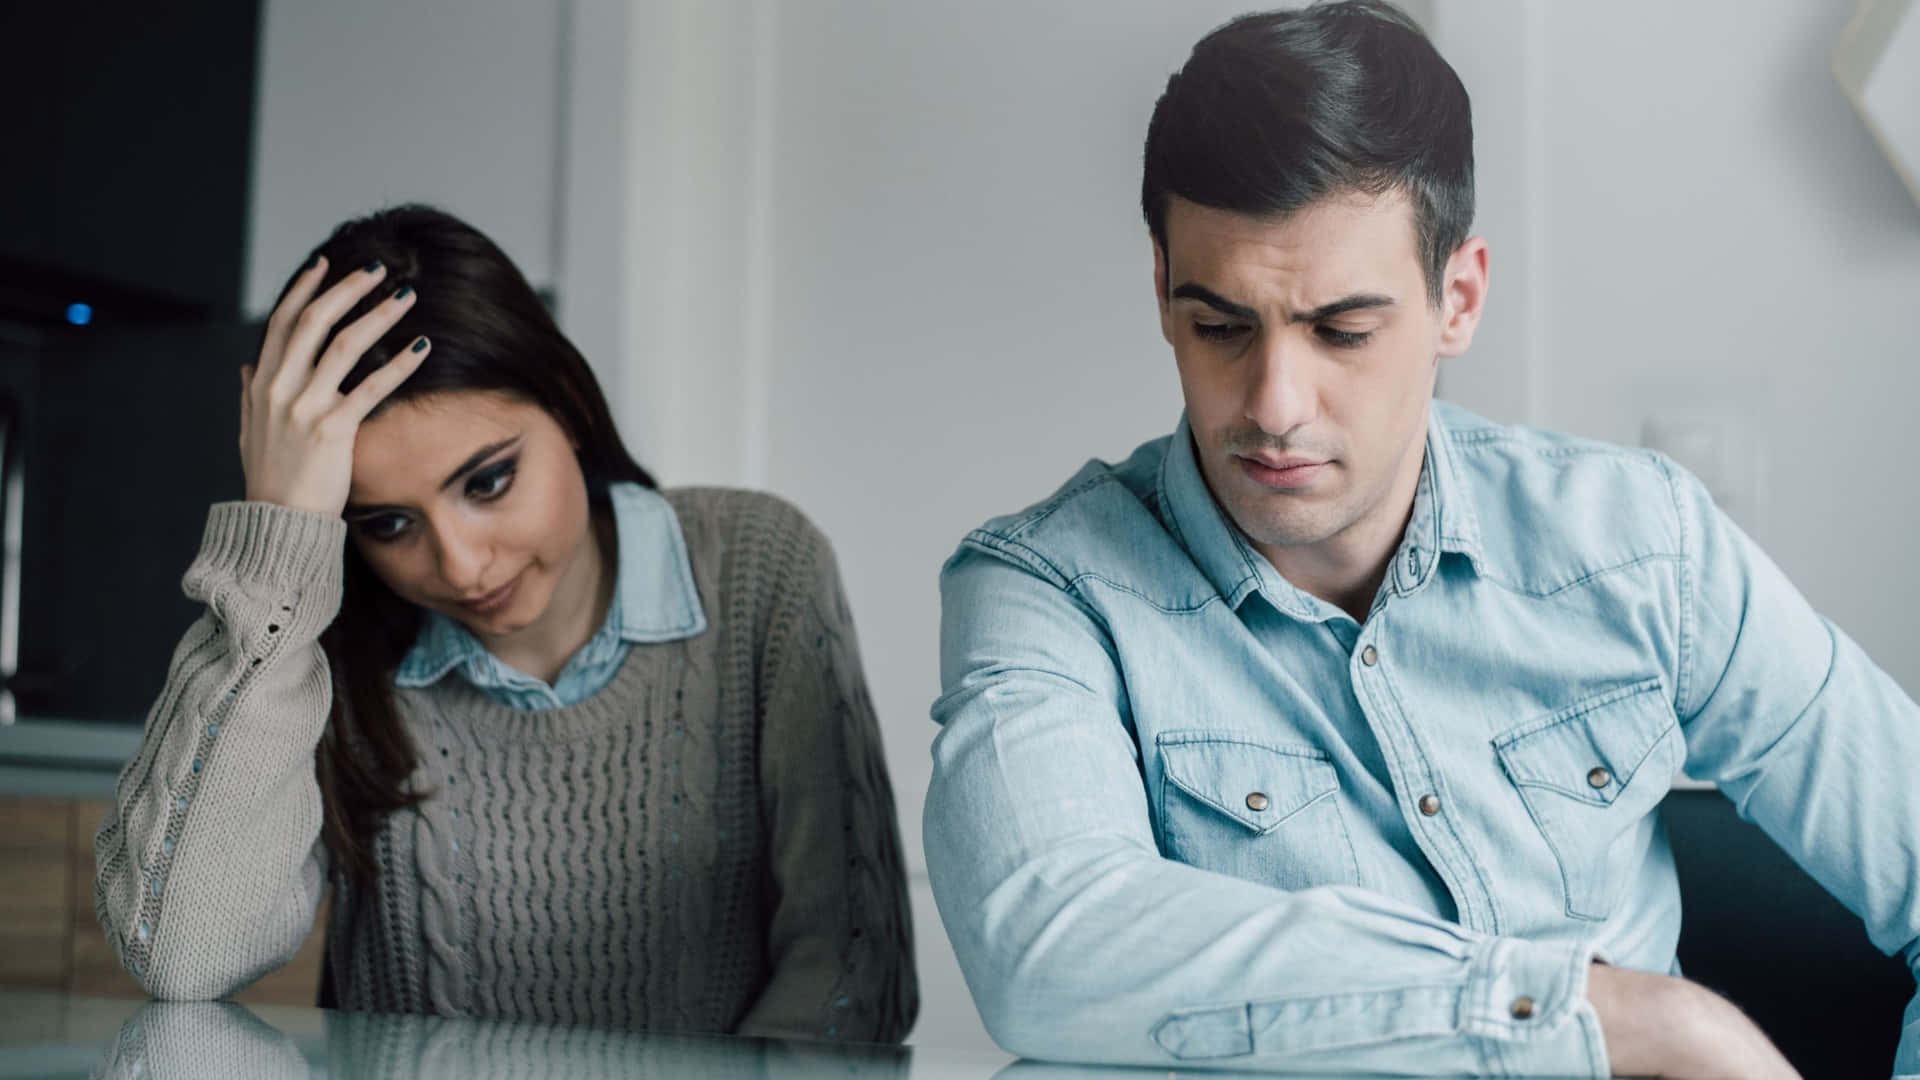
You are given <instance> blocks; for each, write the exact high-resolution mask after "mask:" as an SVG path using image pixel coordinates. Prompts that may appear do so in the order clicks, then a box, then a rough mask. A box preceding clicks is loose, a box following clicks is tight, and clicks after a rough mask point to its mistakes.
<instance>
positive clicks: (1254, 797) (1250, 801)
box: [1247, 791, 1272, 810]
mask: <svg viewBox="0 0 1920 1080" xmlns="http://www.w3.org/2000/svg"><path fill="white" fill-rule="evenodd" d="M1271 805H1272V804H1271V803H1269V802H1268V801H1267V797H1266V795H1265V794H1263V793H1261V792H1258V791H1256V792H1254V793H1253V794H1251V795H1248V796H1247V809H1249V810H1265V809H1266V808H1267V807H1268V806H1271Z"/></svg>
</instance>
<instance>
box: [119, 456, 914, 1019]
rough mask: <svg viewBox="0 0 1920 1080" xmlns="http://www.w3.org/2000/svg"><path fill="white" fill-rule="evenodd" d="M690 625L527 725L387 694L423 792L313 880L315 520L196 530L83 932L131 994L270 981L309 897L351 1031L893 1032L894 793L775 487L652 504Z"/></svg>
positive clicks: (468, 701)
mask: <svg viewBox="0 0 1920 1080" xmlns="http://www.w3.org/2000/svg"><path fill="white" fill-rule="evenodd" d="M667 495H668V498H669V500H670V502H671V504H672V506H673V508H674V512H675V513H676V514H677V515H678V517H679V519H680V524H681V528H682V531H683V532H684V533H685V535H686V540H687V548H688V552H689V555H690V556H691V559H692V563H693V571H694V580H695V583H696V585H697V586H698V588H699V591H700V597H701V602H702V604H703V606H704V607H705V608H706V610H707V612H708V613H709V620H710V626H709V629H708V630H707V631H706V632H705V633H703V634H700V635H698V636H696V637H693V638H689V639H687V640H684V641H674V642H668V643H664V644H659V645H635V646H634V647H633V649H632V651H631V652H630V653H629V655H628V657H627V660H626V662H625V664H624V665H623V666H622V667H621V669H620V671H619V673H618V674H617V675H615V676H614V679H613V681H612V682H611V683H610V684H609V685H608V686H607V687H606V688H605V689H604V690H602V691H600V692H599V693H598V694H596V695H594V696H593V697H592V698H590V699H588V700H586V701H583V702H581V703H579V704H577V705H571V706H567V707H565V708H559V709H546V710H538V711H523V710H517V709H513V708H510V707H508V706H506V705H502V704H500V703H498V702H495V701H493V700H492V699H490V698H489V697H487V696H486V695H485V694H483V693H481V692H480V691H478V690H476V689H474V688H473V687H471V686H470V685H468V684H466V683H465V682H464V681H463V680H459V679H446V680H442V681H441V682H439V683H436V684H435V685H433V686H431V687H428V688H425V689H421V690H400V691H397V692H396V695H395V702H396V705H397V707H398V710H399V713H400V715H401V717H402V719H403V722H404V723H405V724H406V727H407V730H408V732H409V734H410V735H411V737H412V738H413V740H414V742H415V744H416V745H417V746H418V748H419V751H420V755H421V765H420V768H419V769H418V770H417V771H416V772H415V774H414V776H413V778H412V780H411V783H412V785H413V787H414V790H417V791H422V792H426V793H428V797H427V798H426V800H425V801H424V802H422V803H421V804H420V805H419V806H418V807H416V808H413V809H410V810H403V811H400V812H397V813H394V814H392V815H390V816H389V817H388V818H387V819H386V822H385V824H384V826H383V828H382V829H381V830H380V832H379V833H378V835H377V836H376V838H375V843H374V854H375V856H376V859H377V862H378V865H379V888H378V889H377V890H375V891H374V892H373V894H371V895H363V894H361V893H358V892H356V891H355V890H353V889H351V888H350V887H348V886H347V885H346V884H345V883H344V882H342V881H340V880H337V878H338V875H330V874H329V872H328V860H327V852H326V849H325V846H324V844H323V843H322V842H321V840H320V825H321V801H320V791H319V787H318V785H317V783H316V782H315V780H314V770H313V763H314V748H315V745H316V744H317V742H318V741H319V738H320V734H321V731H322V729H323V727H324V725H325V723H326V718H327V714H328V709H329V706H330V704H331V696H332V695H331V689H330V685H329V677H328V669H327V662H326V658H325V655H324V653H323V652H322V650H321V648H320V646H319V644H318V638H319V635H320V632H321V631H322V630H323V629H324V628H325V627H326V626H327V625H328V623H330V622H331V621H332V619H333V618H334V615H335V614H336V612H337V611H338V610H339V606H340V590H341V558H342V554H343V550H344V545H345V542H346V529H345V525H344V523H342V522H341V521H340V520H339V519H338V518H332V517H327V516H323V515H319V514H311V513H306V512H302V511H295V510H289V509H286V508H283V507H279V506H274V505H270V504H265V503H252V502H248V503H222V504H219V505H216V506H215V507H214V508H213V509H212V511H211V514H210V516H209V519H208V522H207V530H206V535H205V538H204V540H203V541H202V545H201V550H200V554H199V556H198V557H197V558H196V559H195V560H194V563H193V565H192V567H191V568H190V569H189V570H188V571H187V575H186V579H185V587H186V591H187V594H188V596H190V597H191V598H193V599H194V600H196V601H200V602H203V603H205V604H206V605H207V611H206V613H205V614H204V615H202V616H201V617H200V618H199V619H198V620H196V622H195V623H194V625H193V626H192V627H191V628H190V629H189V630H188V632H187V634H186V637H185V639H184V640H183V641H182V642H181V643H180V646H179V648H178V649H177V650H176V651H175V652H174V656H173V662H172V667H171V668H170V672H169V677H168V680H167V684H166V686H165V688H164V689H163V690H162V691H161V694H160V698H159V701H158V702H157V703H156V704H155V705H154V708H153V711H152V713H151V714H150V715H149V716H148V719H147V731H146V738H145V740H144V741H143V742H142V744H141V747H140V751H139V753H138V754H137V755H136V756H135V757H134V758H133V760H131V761H129V762H128V763H127V765H126V767H125V768H124V769H123V770H122V772H121V774H120V780H119V784H118V788H117V792H116V798H115V805H114V808H113V810H112V811H111V812H109V814H108V815H107V818H106V820H105V821H104V822H102V823H101V826H100V830H99V833H98V835H97V836H96V838H95V841H94V850H95V854H96V856H97V859H98V866H99V871H98V876H97V878H96V881H95V886H94V894H95V896H94V900H95V910H96V911H97V913H98V915H99V917H100V921H101V923H102V925H103V926H104V927H105V928H106V932H107V939H108V940H109V941H110V942H112V943H113V946H114V948H115V949H116V950H117V951H118V953H119V955H120V960H121V963H122V964H123V965H124V966H125V967H126V968H127V970H128V971H129V972H131V973H132V974H133V975H134V977H135V978H137V979H138V980H139V981H140V984H141V985H142V986H143V987H145V988H146V990H147V991H148V992H149V993H151V994H153V995H154V996H155V997H160V998H171V999H209V998H217V997H221V996H224V995H227V994H230V993H232V992H234V991H236V990H238V989H240V988H241V987H244V986H246V985H247V984H248V983H250V982H252V981H253V980H254V979H256V978H258V977H259V976H261V975H262V974H264V973H266V972H268V971H270V970H272V969H273V968H275V967H277V966H279V965H280V964H282V963H284V962H285V961H286V960H287V958H288V957H290V956H292V955H293V953H294V951H295V950H296V949H297V948H298V947H299V945H300V943H301V941H302V939H303V938H304V937H305V936H306V934H307V931H308V928H309V927H310V926H311V924H312V921H313V916H314V912H315V910H316V908H317V905H318V904H319V901H320V897H321V893H322V891H323V890H324V889H325V888H326V887H327V886H328V884H329V883H330V878H334V879H336V880H332V881H331V884H332V885H333V888H334V904H333V908H332V915H331V917H330V922H329V927H328V958H329V963H330V966H331V968H332V971H333V974H334V978H335V981H336V987H337V990H338V993H339V998H340V1004H341V1005H342V1006H343V1007H345V1008H349V1009H356V1010H366V1011H380V1012H401V1013H434V1014H440V1015H449V1016H476V1017H487V1018H498V1019H518V1020H540V1021H550V1022H562V1023H576V1024H588V1025H593V1026H599V1027H620V1028H634V1029H646V1030H656V1031H700V1032H739V1033H743V1034H757V1035H788V1036H801V1037H812V1038H827V1039H858V1040H867V1041H893V1040H898V1039H900V1038H901V1037H903V1036H904V1035H905V1034H906V1032H907V1029H908V1028H909V1027H910V1026H911V1025H912V1022H913V1018H914V1014H915V1012H916V1010H917V1007H918V1000H917V990H916V985H915V980H914V968H913V949H912V939H911V928H910V925H909V915H908V908H907V900H906V892H905V880H904V875H903V872H902V867H901V860H900V841H899V833H898V827H897V825H896V823H895V819H894V812H893V810H894V807H893V796H892V791H891V788H890V786H889V784H888V781H887V777H886V772H885V765H884V761H883V758H882V755H881V748H880V735H879V731H878V728H877V725H876V723H875V720H874V715H873V709H872V705H871V703H870V702H869V699H868V696H867V692H866V687H865V683H864V680H863V677H862V675H861V670H860V661H859V655H858V651H857V648H856V645H855V641H854V635H853V626H852V621H851V618H850V615H849V612H848V609H847V606H846V600H845V597H844V595H843V593H842V590H841V587H840V582H839V576H838V573H837V571H836V569H835V567H834V563H833V557H832V554H831V551H830V550H829V548H828V546H827V543H826V541H825V539H824V538H823V537H821V535H820V534H819V532H818V531H817V530H815V529H814V528H813V527H812V526H811V525H810V524H809V523H808V522H807V521H806V520H805V518H803V517H802V516H801V515H800V513H799V512H798V511H797V510H794V509H793V508H792V507H790V506H788V505H787V504H786V503H783V502H781V501H779V500H778V499H775V498H773V497H771V496H767V495H760V494H754V493H749V492H740V491H723V490H716V489H705V490H702V489H688V490H680V491H672V492H668V493H667Z"/></svg>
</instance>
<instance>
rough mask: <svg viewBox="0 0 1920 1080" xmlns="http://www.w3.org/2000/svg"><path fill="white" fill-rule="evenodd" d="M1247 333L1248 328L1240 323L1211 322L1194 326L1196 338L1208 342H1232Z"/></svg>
mask: <svg viewBox="0 0 1920 1080" xmlns="http://www.w3.org/2000/svg"><path fill="white" fill-rule="evenodd" d="M1246 332H1247V328H1246V327H1245V326H1244V325H1242V324H1240V323H1210V322H1197V321H1196V322H1195V323H1194V324H1193V333H1194V335H1195V336H1196V337H1200V338H1203V339H1205V340H1207V341H1232V340H1233V339H1234V338H1237V337H1239V336H1240V335H1241V334H1244V333H1246Z"/></svg>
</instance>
